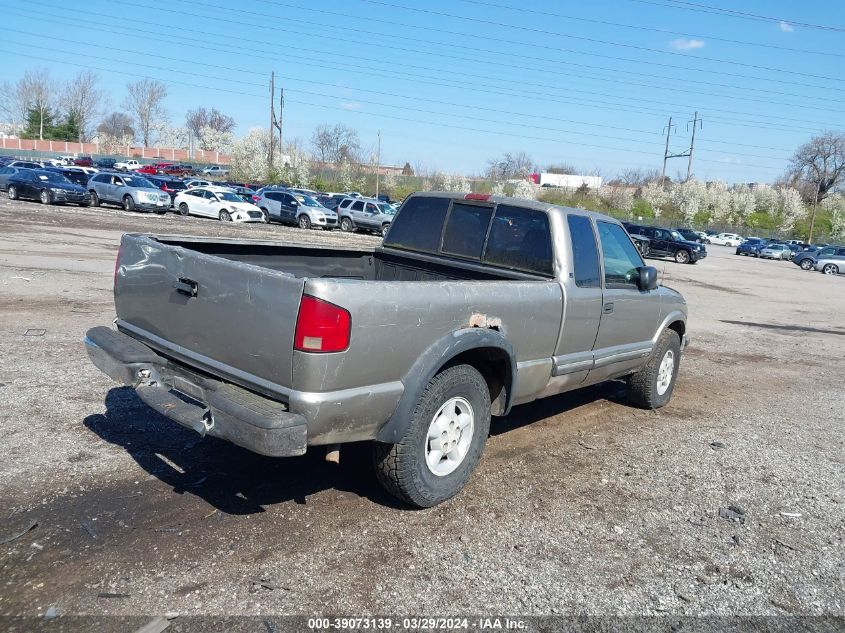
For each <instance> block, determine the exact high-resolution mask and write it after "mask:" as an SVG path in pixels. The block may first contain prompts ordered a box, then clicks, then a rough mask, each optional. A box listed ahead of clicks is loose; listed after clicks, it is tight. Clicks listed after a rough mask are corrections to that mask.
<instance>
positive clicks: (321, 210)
mask: <svg viewBox="0 0 845 633" xmlns="http://www.w3.org/2000/svg"><path fill="white" fill-rule="evenodd" d="M255 204H256V205H257V206H258V207H259V208H260V209H261V211H262V212H263V213H264V217H265V218H267V220H268V221H269V222H282V223H284V224H296V225H297V226H299V228H301V229H310V228H311V227H312V226H319V227H321V228H324V229H333V228H335V227H336V226H337V215H336V214H335V212H334V211H332V210H330V209H327V208H326V207H324V206H323V205H321V204H320V203H319V202H317V201H316V200H315V199H314V198H312V197H311V196H304V195H302V194H299V193H294V192H292V191H288V190H282V189H263V190H261V191H259V192H258V201H257V202H256V203H255Z"/></svg>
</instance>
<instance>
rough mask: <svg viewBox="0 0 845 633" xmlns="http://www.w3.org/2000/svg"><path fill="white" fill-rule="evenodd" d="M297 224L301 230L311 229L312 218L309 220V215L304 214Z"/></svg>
mask: <svg viewBox="0 0 845 633" xmlns="http://www.w3.org/2000/svg"><path fill="white" fill-rule="evenodd" d="M297 224H298V225H299V228H301V229H306V230H307V229H310V228H311V218H309V217H308V216H307V215H305V214H304V213H303V214H302V215H300V216H299V219H298V221H297Z"/></svg>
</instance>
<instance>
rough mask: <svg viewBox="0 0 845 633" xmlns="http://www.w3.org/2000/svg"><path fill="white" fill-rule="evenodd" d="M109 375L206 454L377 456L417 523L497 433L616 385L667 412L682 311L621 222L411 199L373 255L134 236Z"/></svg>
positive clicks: (489, 200)
mask: <svg viewBox="0 0 845 633" xmlns="http://www.w3.org/2000/svg"><path fill="white" fill-rule="evenodd" d="M114 282H115V283H114V297H115V306H116V311H117V319H116V320H115V323H114V325H115V327H114V328H108V327H96V328H93V329H92V330H90V331H89V332H88V333H87V336H86V339H85V344H86V346H87V349H88V352H89V354H90V357H91V359H92V360H93V362H94V364H95V365H96V366H97V367H99V368H100V369H101V370H102V371H103V372H105V373H106V374H108V375H109V376H110V377H112V378H113V379H115V380H117V381H118V382H120V383H122V384H125V385H130V386H132V387H134V388H135V390H136V391H137V394H138V396H139V397H140V398H141V399H142V400H143V401H144V402H146V403H147V404H148V405H150V406H151V407H152V408H154V409H155V410H157V411H159V412H160V413H162V414H163V415H165V416H167V417H169V418H171V419H172V420H174V421H176V422H178V423H179V424H181V425H183V426H186V427H189V428H191V429H194V430H195V431H197V432H198V433H200V434H202V435H206V434H208V435H212V436H216V437H219V438H223V439H226V440H229V441H231V442H234V443H235V444H238V445H240V446H243V447H246V448H248V449H250V450H252V451H255V452H257V453H261V454H263V455H272V456H290V455H301V454H303V453H304V452H305V451H306V450H307V448H308V447H309V446H319V445H325V446H328V447H329V448H328V450H329V451H330V452H331V453H332V454H335V451H336V450H337V446H338V445H339V444H342V443H345V442H358V441H362V440H371V441H373V451H374V461H375V466H376V473H377V475H378V478H379V480H380V481H381V482H382V484H383V485H384V486H385V487H386V488H387V490H388V491H390V492H391V493H392V494H394V495H396V496H397V497H399V498H400V499H402V500H404V501H406V502H408V503H410V504H413V505H417V506H422V507H427V506H432V505H435V504H437V503H440V502H442V501H444V500H446V499H448V498H449V497H451V496H453V495H454V494H456V493H457V492H458V491H459V490H460V489H461V487H462V486H463V485H464V484H465V483H466V481H467V479H468V478H469V476H470V474H471V473H472V471H473V470H474V468H475V467H476V465H477V463H478V461H479V459H480V457H481V452H482V450H483V448H484V445H485V442H486V440H487V435H488V431H489V427H490V420H491V415H492V416H504V415H507V413H508V412H509V411H510V409H511V407H512V406H514V405H518V404H522V403H525V402H530V401H532V400H535V399H537V398H544V397H546V396H551V395H555V394H559V393H562V392H565V391H570V390H572V389H577V388H580V387H584V386H587V385H592V384H595V383H598V382H601V381H605V380H609V379H613V378H625V379H626V380H627V382H628V393H629V397H630V401H631V402H632V403H633V404H634V405H636V406H640V407H647V408H657V407H661V406H663V405H665V404H666V403H667V402H668V401H669V398H670V397H671V395H672V390H673V388H674V385H675V379H676V376H677V372H678V367H679V362H680V358H681V351H682V350H683V349H684V347H685V344H686V320H687V309H686V303H685V301H684V299H683V297H682V296H681V295H680V294H679V293H677V292H675V291H673V290H670V289H668V288H665V287H659V286H658V283H657V271H656V270H655V269H654V268H652V267H650V266H645V265H644V264H643V260H642V258H641V257H640V254H639V252H638V251H637V249H636V248H635V246H634V244H633V243H632V242H631V239H630V237H629V236H628V234H627V233H626V231H625V229H624V228H623V227H622V225H621V224H620V223H619V222H617V221H616V220H614V219H612V218H609V217H606V216H603V215H598V214H595V213H591V212H588V211H584V210H581V209H571V208H563V207H557V206H552V205H549V204H544V203H540V202H533V201H530V202H529V201H526V200H517V199H513V198H505V197H490V196H483V195H477V194H468V195H463V194H454V193H420V194H414V195H412V196H410V197H409V198H408V199H407V200H406V201H405V202H404V204H403V205H402V207H401V209H400V210H399V212H398V214H397V215H396V217H395V219H394V221H393V226H392V227H391V229H390V231H389V233H388V234H387V236H386V237H385V239H384V241H383V243H382V244H381V245H379V246H378V247H376V248H371V249H366V250H362V249H353V248H344V249H339V248H314V247H310V246H295V245H286V244H279V243H275V242H258V241H244V240H221V239H200V238H193V237H174V236H154V235H137V234H130V235H124V236H123V239H122V241H121V245H120V251H119V254H118V256H117V261H116V263H115V273H114Z"/></svg>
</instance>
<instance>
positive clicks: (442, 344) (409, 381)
mask: <svg viewBox="0 0 845 633" xmlns="http://www.w3.org/2000/svg"><path fill="white" fill-rule="evenodd" d="M490 347H492V348H495V349H498V350H501V351H503V352H504V353H505V354H506V355H507V358H508V360H509V361H510V375H509V376H507V377H506V379H505V385H504V389H505V403H504V410H503V415H507V413H508V412H509V411H510V408H511V400H512V397H513V386H514V384H515V383H516V358H515V356H514V351H513V346H512V345H511V344H510V341H508V340H507V339H506V338H505V337H504V336H503V335H502V333H501V332H499V331H497V330H491V329H487V328H478V327H474V328H464V329H461V330H457V331H455V332H452V333H451V334H448V335H446V336H444V337H443V338H441V339H439V340H437V341H435V342H434V343H432V344H431V345H430V346H429V347H428V348H427V349H426V350H425V351H424V352H423V353H422V354H420V356H419V358H417V360H416V361H414V364H413V365H411V368H410V369H409V370H408V372H407V373H406V374H405V375H404V376H403V377H402V384H403V385H404V387H405V390H404V391H403V393H402V397H401V398H400V399H399V403H398V404H397V405H396V409H394V411H393V414H392V415H391V416H390V419H388V421H387V422H386V423H385V424H384V425H383V426H382V427H381V429H379V432H378V434H377V436H376V439H377V440H378V441H380V442H386V443H390V444H395V443H397V442H399V441H400V440H401V439H402V437H404V435H405V431H406V430H407V428H408V425H410V423H411V414H412V413H413V411H414V407H416V406H417V402H419V399H420V397H421V396H422V394H423V391H425V388H426V386H427V385H428V383H429V382H430V381H431V379H432V378H434V376H435V375H436V374H437V372H438V371H439V370H440V368H441V367H443V366H444V365H446V364H447V363H448V362H449V361H451V360H452V359H453V358H455V357H456V356H458V355H459V354H462V353H464V352H468V351H471V350H474V349H481V348H490Z"/></svg>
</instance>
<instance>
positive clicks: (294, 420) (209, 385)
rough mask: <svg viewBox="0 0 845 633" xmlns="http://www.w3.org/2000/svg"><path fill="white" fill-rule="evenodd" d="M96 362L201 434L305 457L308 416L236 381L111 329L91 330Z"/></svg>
mask: <svg viewBox="0 0 845 633" xmlns="http://www.w3.org/2000/svg"><path fill="white" fill-rule="evenodd" d="M85 347H86V349H87V351H88V355H89V356H90V358H91V361H92V362H93V363H94V365H95V366H96V367H97V368H98V369H100V371H102V372H103V373H104V374H106V375H107V376H109V377H110V378H112V379H113V380H116V381H117V382H119V383H122V384H124V385H127V386H130V387H134V388H135V391H136V392H137V394H138V397H139V398H141V400H143V401H144V402H145V403H146V404H148V405H149V406H150V407H152V408H153V409H155V410H156V411H158V412H159V413H161V414H162V415H164V416H166V417H168V418H170V419H171V420H173V421H174V422H177V423H178V424H181V425H182V426H184V427H186V428H189V429H192V430H194V431H196V432H197V433H199V434H200V435H211V436H214V437H219V438H221V439H224V440H228V441H230V442H232V443H233V444H237V445H238V446H243V447H244V448H246V449H249V450H251V451H253V452H255V453H259V454H261V455H269V456H272V457H287V456H294V455H302V454H304V453H305V451H306V446H307V441H308V432H307V426H306V421H305V418H304V417H303V416H301V415H299V414H295V413H291V412H290V411H288V408H287V406H286V405H284V404H283V403H280V402H276V401H275V400H271V399H269V398H265V397H263V396H259V395H257V394H255V393H253V392H251V391H247V390H246V389H242V388H241V387H238V386H236V385H234V384H231V383H227V382H223V381H220V380H216V379H214V378H210V377H208V376H206V375H200V374H198V373H194V372H191V371H188V370H186V369H185V368H184V367H181V366H179V365H176V364H174V363H172V362H171V361H169V360H168V359H166V358H164V357H163V356H160V355H158V354H157V353H156V352H154V351H153V350H152V349H150V348H149V347H147V346H146V345H144V344H143V343H140V342H139V341H137V340H135V339H134V338H132V337H130V336H127V335H126V334H122V333H120V332H116V331H114V330H111V329H109V328H107V327H95V328H92V329H90V330H88V332H87V333H86V336H85Z"/></svg>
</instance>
